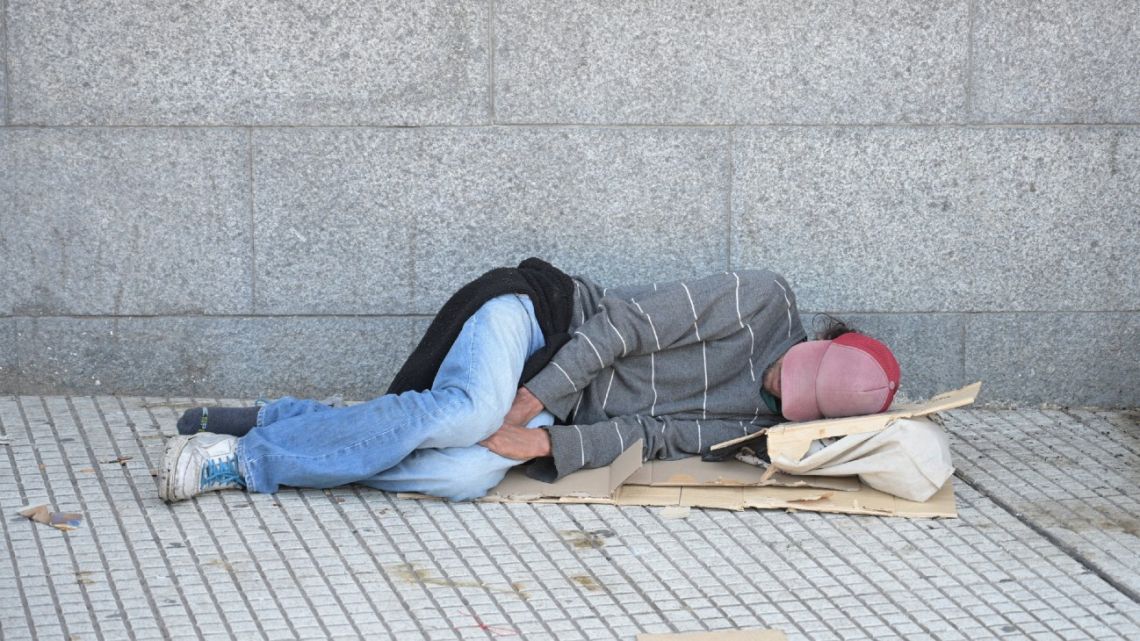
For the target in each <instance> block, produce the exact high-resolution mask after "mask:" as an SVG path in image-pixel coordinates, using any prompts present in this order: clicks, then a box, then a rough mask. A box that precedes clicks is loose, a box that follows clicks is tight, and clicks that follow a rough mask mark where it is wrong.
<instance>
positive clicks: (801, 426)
mask: <svg viewBox="0 0 1140 641" xmlns="http://www.w3.org/2000/svg"><path fill="white" fill-rule="evenodd" d="M981 389H982V384H981V383H980V382H978V383H974V384H973V385H967V386H966V387H963V388H961V389H957V390H954V391H953V392H945V393H943V394H939V395H937V396H935V397H933V398H931V399H930V400H929V401H927V402H925V403H921V404H918V405H911V406H907V407H900V408H896V409H893V410H891V411H889V412H883V413H881V414H868V415H866V416H852V417H849V418H828V419H822V420H818V421H804V422H802V423H785V424H782V425H777V426H775V427H771V428H768V431H767V436H768V456H769V457H771V458H772V459H775V458H776V457H777V456H786V457H788V459H789V460H791V461H798V460H800V459H802V458H803V456H804V454H805V453H807V451H808V448H809V447H811V442H812V441H814V440H816V439H821V438H829V437H832V436H847V435H848V434H864V433H866V432H876V431H878V430H881V429H883V428H885V427H886V426H887V425H890V424H891V422H892V421H894V420H895V419H899V418H911V417H915V416H926V415H927V414H933V413H934V412H941V411H944V410H948V409H953V408H955V407H962V406H964V405H969V404H970V403H973V402H974V399H975V398H977V396H978V392H980V391H981ZM756 438H758V436H757V435H755V434H753V435H749V436H743V437H740V438H735V439H732V440H730V441H725V442H723V443H717V444H716V445H714V446H712V449H713V450H714V451H715V450H719V449H722V448H725V447H731V446H733V445H739V444H741V443H747V442H748V441H752V440H755V439H756Z"/></svg>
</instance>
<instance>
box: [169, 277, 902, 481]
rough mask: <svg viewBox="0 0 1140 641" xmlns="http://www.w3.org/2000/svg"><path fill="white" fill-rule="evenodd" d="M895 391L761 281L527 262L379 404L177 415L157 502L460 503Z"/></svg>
mask: <svg viewBox="0 0 1140 641" xmlns="http://www.w3.org/2000/svg"><path fill="white" fill-rule="evenodd" d="M898 385H899V366H898V362H897V361H896V360H895V358H894V356H893V354H892V353H891V351H890V349H888V348H887V347H886V346H885V345H884V344H882V343H881V342H879V341H877V340H875V339H873V338H870V337H868V336H866V335H864V334H860V333H858V332H854V331H850V330H848V329H847V328H846V327H845V326H843V325H842V323H833V325H832V327H830V328H828V330H826V331H825V332H824V334H823V335H821V336H819V337H818V338H817V340H807V335H806V334H805V332H804V328H803V326H802V324H801V322H800V318H799V314H798V312H797V310H796V300H795V295H794V294H793V293H792V290H791V287H790V286H789V285H788V283H787V281H785V280H784V278H783V277H781V276H780V275H778V274H775V273H773V272H771V271H766V270H742V271H737V272H724V273H720V274H715V275H712V276H707V277H704V278H696V279H691V280H682V281H676V282H671V283H654V284H651V285H644V286H626V287H603V286H601V285H599V284H597V283H594V282H593V281H591V280H589V279H587V278H584V277H581V276H574V277H571V276H568V275H566V274H564V273H563V272H562V271H560V270H558V269H557V268H555V267H553V266H551V265H549V264H548V263H545V262H543V261H541V260H538V259H534V258H531V259H527V260H526V261H523V262H522V263H521V264H520V265H519V266H518V267H516V268H500V269H496V270H492V271H490V272H488V273H487V274H485V275H484V276H482V277H481V278H479V279H477V280H475V281H473V282H471V283H469V284H468V285H466V286H464V287H463V288H462V289H461V290H460V291H459V292H457V293H456V294H455V295H454V296H453V297H452V298H451V299H450V300H449V301H448V302H447V304H446V305H444V307H443V309H441V310H440V312H439V314H438V315H437V316H436V318H435V320H434V321H433V323H432V325H431V326H430V327H429V328H428V331H427V333H426V335H425V336H424V338H423V340H421V342H420V344H419V346H417V348H416V349H415V351H414V352H413V353H412V355H411V357H410V358H409V359H408V361H407V362H406V363H405V364H404V366H403V368H402V369H401V370H400V372H399V373H398V374H397V375H396V377H395V379H394V381H393V383H392V385H391V387H390V388H389V389H388V393H387V394H385V395H383V396H380V397H378V398H375V399H372V400H370V401H367V402H364V403H360V404H357V405H353V406H349V407H332V406H330V405H326V404H324V403H321V402H319V401H315V400H311V399H297V398H293V397H289V396H286V397H283V398H279V399H277V400H274V401H272V402H270V403H268V404H266V405H263V406H261V407H248V408H222V407H203V408H195V409H191V410H188V411H187V412H186V413H185V414H184V415H183V416H182V418H181V419H180V420H179V422H178V431H179V432H180V433H181V435H180V436H176V437H173V438H171V439H169V440H168V442H167V444H166V451H165V454H164V456H163V462H162V468H161V473H160V479H159V495H160V496H161V497H162V498H163V499H164V500H166V501H168V502H170V501H180V500H183V499H187V498H190V497H193V496H195V495H197V494H200V493H202V492H207V491H213V490H223V489H242V490H245V491H247V492H276V491H277V489H278V487H279V486H281V485H288V486H293V487H313V488H329V487H335V486H338V485H345V484H349V483H359V484H362V485H367V486H371V487H374V488H378V489H381V490H388V491H399V492H419V493H423V494H430V495H433V496H439V497H443V498H448V499H452V500H463V499H473V498H477V497H480V496H483V495H484V494H486V493H487V491H488V490H490V489H491V488H493V487H494V486H495V485H497V484H498V483H499V482H500V481H501V480H502V478H503V476H504V475H505V474H506V473H507V471H508V470H509V469H510V468H511V467H513V466H515V465H519V464H520V463H522V462H524V461H528V460H533V461H534V462H533V463H532V464H531V465H530V466H529V467H528V469H527V472H528V474H529V475H531V476H532V477H534V478H539V479H542V480H547V481H553V480H556V479H559V478H561V477H563V476H566V475H567V474H570V473H572V472H574V471H576V470H578V469H581V468H593V467H602V466H605V465H608V464H610V463H611V462H613V460H614V459H615V458H617V456H618V455H619V454H621V453H622V452H623V451H624V450H625V448H626V447H627V446H628V445H629V444H632V443H634V442H635V441H637V440H638V439H640V440H641V441H642V442H643V447H644V449H643V452H642V459H643V460H650V459H678V458H684V457H686V456H691V455H703V454H707V453H708V451H709V448H710V447H711V446H712V445H714V444H716V443H719V442H722V441H725V440H728V439H731V438H735V437H737V436H743V435H746V434H751V433H754V432H756V431H758V430H760V429H762V428H764V427H768V426H771V425H774V424H776V423H778V422H781V421H784V420H789V421H802V420H812V419H817V418H823V417H829V418H831V417H840V416H853V415H860V414H871V413H876V412H880V411H883V410H885V409H886V408H887V407H888V406H890V404H891V400H892V399H893V398H894V395H895V392H896V391H897V389H898Z"/></svg>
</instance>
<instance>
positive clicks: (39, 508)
mask: <svg viewBox="0 0 1140 641" xmlns="http://www.w3.org/2000/svg"><path fill="white" fill-rule="evenodd" d="M20 516H23V517H25V518H29V519H31V520H33V521H35V522H36V523H43V524H44V525H50V526H52V527H53V528H55V529H57V530H63V531H64V532H68V531H71V530H74V529H76V528H78V527H79V524H80V523H82V522H83V515H82V514H79V513H78V512H52V511H51V510H49V509H48V506H47V505H36V506H31V507H26V508H24V509H22V510H20Z"/></svg>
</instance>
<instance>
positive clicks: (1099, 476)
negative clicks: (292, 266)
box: [0, 396, 1140, 640]
mask: <svg viewBox="0 0 1140 641" xmlns="http://www.w3.org/2000/svg"><path fill="white" fill-rule="evenodd" d="M214 403H219V404H220V403H229V404H233V401H226V400H219V399H161V398H138V397H110V396H99V397H34V396H21V397H11V396H9V397H0V443H6V444H5V445H0V511H2V512H3V515H4V518H3V519H0V523H2V527H3V538H4V546H5V552H6V553H4V554H0V602H2V603H4V604H5V605H6V606H7V607H4V608H3V609H2V610H0V637H2V638H3V639H6V640H15V639H124V638H139V639H145V638H175V639H184V638H194V637H203V638H231V637H236V638H241V639H245V638H261V639H284V638H354V637H367V638H370V639H377V638H393V639H420V638H430V639H488V638H500V637H502V638H525V639H590V640H592V639H626V640H632V639H633V638H634V637H635V635H636V634H637V633H639V632H670V631H692V630H705V629H709V630H716V629H726V628H737V627H742V628H746V627H768V628H776V629H779V630H782V631H784V632H785V633H786V634H787V635H788V638H790V639H887V638H905V639H922V638H934V639H983V638H1002V639H1017V638H1033V639H1136V638H1140V561H1138V558H1140V538H1138V537H1140V520H1138V519H1137V517H1136V515H1137V514H1140V504H1138V502H1137V498H1136V494H1137V493H1138V492H1140V473H1138V472H1137V470H1138V469H1140V465H1138V463H1140V425H1138V419H1137V414H1136V413H1135V412H1091V411H1041V410H1032V411H1030V410H1021V411H1018V410H1000V411H999V410H958V411H954V412H950V413H948V414H946V415H945V416H944V418H945V423H946V425H947V428H948V429H949V431H950V433H951V436H952V441H953V446H954V453H955V464H956V465H957V467H958V469H959V473H958V476H957V478H956V479H955V483H956V489H957V496H958V510H959V513H960V518H959V519H952V520H914V521H910V520H905V519H899V518H880V517H866V516H847V515H820V514H813V513H806V512H805V513H784V512H759V511H748V512H739V513H736V512H726V511H703V510H694V511H693V512H692V513H691V514H690V516H689V517H688V518H687V519H667V518H663V516H662V515H661V513H660V510H659V509H656V508H615V507H609V506H557V505H546V506H543V505H528V504H516V505H494V504H474V503H459V504H452V503H446V502H430V501H414V500H400V499H396V498H395V497H393V496H389V495H385V494H383V493H381V492H376V491H372V490H367V489H359V488H340V489H336V490H332V491H320V490H304V491H297V490H289V491H285V492H282V493H280V494H277V495H247V494H243V493H240V492H226V493H215V494H211V495H206V496H203V497H200V498H199V499H197V500H195V501H192V502H184V503H180V504H177V505H174V506H167V505H165V504H163V503H162V502H161V501H159V500H158V498H157V494H156V489H155V488H156V484H155V483H156V481H155V478H154V477H153V475H152V470H153V469H154V468H156V467H157V465H158V463H159V460H160V457H161V452H162V443H163V438H164V436H166V435H170V434H173V433H174V422H175V420H176V418H177V417H178V416H179V414H180V413H181V411H182V410H183V409H184V408H186V407H190V406H192V405H198V404H214ZM39 503H48V504H50V505H51V506H52V507H53V509H56V510H60V511H76V512H81V513H82V514H83V515H84V521H83V523H82V525H81V526H80V527H79V529H77V530H75V531H72V532H68V533H64V532H60V531H57V530H55V529H53V528H50V527H48V526H46V525H41V524H37V523H33V522H31V521H29V520H27V519H24V518H22V517H18V516H16V515H15V514H16V512H17V510H18V509H19V508H20V507H22V506H24V505H28V504H33V505H34V504H39Z"/></svg>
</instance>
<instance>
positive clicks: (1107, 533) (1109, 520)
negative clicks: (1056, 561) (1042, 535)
mask: <svg viewBox="0 0 1140 641" xmlns="http://www.w3.org/2000/svg"><path fill="white" fill-rule="evenodd" d="M1137 425H1138V423H1137V416H1136V413H1135V412H1095V411H1088V410H1080V409H1076V410H1068V411H1057V410H1045V411H1019V410H1008V411H994V412H952V413H950V414H949V416H947V418H946V426H947V431H948V432H949V433H950V435H951V439H952V446H953V449H954V452H955V455H956V459H955V461H956V465H957V466H958V468H959V470H960V473H961V474H962V475H963V476H964V477H965V478H968V479H970V480H971V482H973V483H975V484H976V485H977V486H978V487H979V488H981V489H982V490H983V491H984V492H986V493H987V494H989V495H991V496H993V497H995V498H996V499H998V500H1000V501H1002V502H1003V503H1004V504H1006V505H1008V506H1010V508H1011V509H1013V510H1016V512H1017V513H1018V514H1019V515H1020V516H1021V518H1023V519H1025V520H1026V521H1028V522H1029V523H1032V524H1033V525H1034V526H1036V527H1038V528H1041V529H1043V530H1044V531H1045V532H1046V533H1047V534H1048V535H1049V536H1051V537H1054V540H1056V541H1058V542H1059V543H1061V544H1064V545H1066V546H1070V547H1072V548H1073V549H1075V550H1076V551H1077V552H1078V553H1079V554H1080V555H1081V556H1082V558H1083V559H1085V561H1086V562H1087V563H1089V564H1091V565H1092V566H1093V567H1095V568H1096V569H1097V570H1099V571H1100V572H1103V573H1104V574H1105V575H1107V576H1108V577H1110V578H1111V579H1112V580H1113V581H1115V582H1118V583H1119V584H1120V585H1121V586H1124V587H1126V588H1127V589H1129V590H1131V591H1132V594H1134V595H1136V594H1140V580H1138V578H1137V577H1140V560H1138V557H1137V555H1136V553H1135V551H1136V549H1137V545H1140V524H1138V523H1137V521H1136V518H1135V515H1136V514H1137V508H1138V506H1137V504H1136V500H1135V498H1134V497H1135V493H1136V481H1135V473H1134V471H1135V469H1136V467H1137V465H1140V430H1138V429H1137ZM1030 472H1033V473H1036V474H1039V475H1040V476H1041V477H1042V478H1044V479H1050V480H1051V481H1053V482H1052V483H1049V484H1047V485H1046V484H1043V483H1039V482H1035V481H1032V480H1028V481H1027V476H1028V474H1029V473H1030ZM1085 472H1092V474H1088V475H1086V474H1085ZM1031 489H1033V490H1037V491H1035V492H1034V491H1031ZM1090 494H1091V495H1094V496H1098V497H1104V498H1103V500H1099V501H1090V500H1089V499H1088V498H1077V497H1079V496H1082V495H1083V496H1086V497H1087V496H1089V495H1090ZM1048 583H1049V582H1046V584H1048ZM1050 596H1054V598H1053V599H1049V602H1051V603H1053V604H1054V605H1055V606H1059V605H1060V604H1059V603H1058V601H1057V600H1056V597H1060V596H1061V595H1059V594H1058V595H1052V594H1051V595H1050ZM1067 596H1069V597H1070V598H1073V599H1074V600H1075V599H1076V598H1077V597H1078V596H1082V595H1079V594H1078V595H1071V594H1070V595H1067ZM1083 596H1087V597H1091V598H1092V599H1093V600H1092V602H1091V603H1092V605H1093V606H1094V607H1098V606H1101V605H1105V604H1104V603H1103V602H1100V601H1098V599H1097V597H1096V595H1090V594H1088V593H1085V594H1084V595H1083ZM1076 603H1078V604H1079V603H1080V602H1079V601H1076ZM1087 607H1089V606H1088V605H1075V606H1072V608H1073V614H1075V613H1076V612H1079V611H1080V610H1082V609H1085V608H1087Z"/></svg>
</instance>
